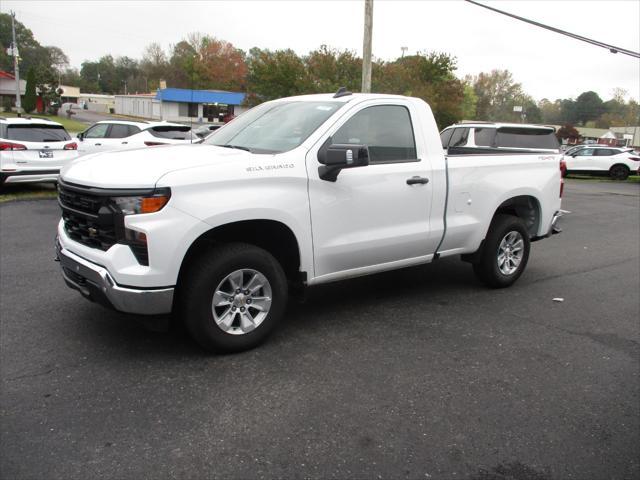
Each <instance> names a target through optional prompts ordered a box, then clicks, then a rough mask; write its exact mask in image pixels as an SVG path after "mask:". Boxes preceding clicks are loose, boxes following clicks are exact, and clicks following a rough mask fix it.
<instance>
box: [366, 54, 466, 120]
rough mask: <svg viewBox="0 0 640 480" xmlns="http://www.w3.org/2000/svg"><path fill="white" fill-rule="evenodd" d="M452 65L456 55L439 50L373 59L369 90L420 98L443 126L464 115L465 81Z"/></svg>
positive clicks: (454, 64)
mask: <svg viewBox="0 0 640 480" xmlns="http://www.w3.org/2000/svg"><path fill="white" fill-rule="evenodd" d="M455 69H456V59H455V57H452V56H450V55H448V54H446V53H439V52H429V53H424V52H419V53H418V54H416V55H411V56H406V57H402V58H398V59H396V60H395V61H394V62H375V63H374V68H373V82H372V83H373V85H372V90H373V91H374V92H383V93H395V94H400V95H409V96H414V97H418V98H422V99H423V100H425V101H427V102H428V103H429V105H430V106H431V109H432V110H433V114H434V116H435V117H436V122H437V123H438V126H440V127H441V128H444V127H446V126H447V125H450V124H452V123H455V122H457V121H458V120H460V119H462V115H463V111H462V107H463V101H464V83H463V82H462V81H461V80H459V79H458V78H456V76H455V75H454V71H455Z"/></svg>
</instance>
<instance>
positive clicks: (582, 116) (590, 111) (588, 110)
mask: <svg viewBox="0 0 640 480" xmlns="http://www.w3.org/2000/svg"><path fill="white" fill-rule="evenodd" d="M604 111H605V107H604V104H603V101H602V99H601V98H600V97H599V96H598V94H597V93H596V92H592V91H589V92H583V93H581V94H580V95H578V98H577V99H576V103H575V116H576V120H577V121H578V122H580V123H581V124H583V125H584V124H585V123H587V122H588V121H590V120H596V119H597V118H598V117H599V116H600V115H602V114H603V113H604Z"/></svg>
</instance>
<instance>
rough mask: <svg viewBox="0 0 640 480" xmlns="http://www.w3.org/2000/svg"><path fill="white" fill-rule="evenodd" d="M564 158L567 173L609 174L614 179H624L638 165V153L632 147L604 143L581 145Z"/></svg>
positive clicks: (639, 157) (639, 156)
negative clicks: (611, 145) (610, 145)
mask: <svg viewBox="0 0 640 480" xmlns="http://www.w3.org/2000/svg"><path fill="white" fill-rule="evenodd" d="M564 158H565V162H566V165H567V173H583V174H590V175H609V176H610V177H611V178H613V179H615V180H626V179H627V177H628V176H629V175H631V174H633V173H634V172H636V171H637V170H638V168H639V167H640V155H638V154H637V153H636V152H634V151H633V149H631V148H618V147H609V146H606V145H602V146H599V145H583V146H582V147H581V148H577V149H576V150H573V151H571V152H570V153H565V157H564Z"/></svg>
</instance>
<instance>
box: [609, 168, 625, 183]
mask: <svg viewBox="0 0 640 480" xmlns="http://www.w3.org/2000/svg"><path fill="white" fill-rule="evenodd" d="M609 175H610V176H611V178H613V179H614V180H626V179H627V178H628V177H629V169H628V168H627V166H626V165H614V166H613V167H611V168H610V169H609Z"/></svg>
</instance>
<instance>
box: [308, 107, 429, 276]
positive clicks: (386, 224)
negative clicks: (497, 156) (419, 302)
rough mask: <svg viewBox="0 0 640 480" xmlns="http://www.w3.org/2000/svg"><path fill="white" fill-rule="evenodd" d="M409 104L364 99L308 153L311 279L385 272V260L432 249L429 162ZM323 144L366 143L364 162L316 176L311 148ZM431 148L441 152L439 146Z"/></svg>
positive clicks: (415, 259) (420, 255)
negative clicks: (333, 174)
mask: <svg viewBox="0 0 640 480" xmlns="http://www.w3.org/2000/svg"><path fill="white" fill-rule="evenodd" d="M381 103H382V104H381ZM414 108H415V107H414V106H413V105H412V104H411V103H410V102H408V101H404V100H401V99H398V100H389V101H388V103H387V102H381V101H380V100H377V101H375V104H373V103H372V102H365V103H363V104H361V105H359V106H358V107H355V108H354V109H353V110H351V111H350V112H349V113H348V114H347V115H345V116H343V117H342V118H341V119H340V120H339V121H338V122H337V123H336V124H335V125H333V126H332V127H331V128H330V129H329V131H328V132H327V134H326V135H325V136H323V138H322V139H321V140H320V141H319V142H318V143H316V144H315V145H314V146H313V147H312V148H311V149H310V150H309V152H308V154H307V160H306V165H307V174H308V176H309V201H310V209H311V222H312V234H313V247H314V267H315V276H316V277H321V276H324V275H331V274H334V275H331V277H332V278H333V277H335V279H337V278H341V277H347V276H351V275H354V274H357V273H358V272H354V271H353V270H354V269H366V273H369V272H371V271H376V270H384V269H387V268H390V267H391V265H388V264H389V263H390V262H404V263H406V264H411V263H420V262H421V261H426V259H425V258H424V257H425V256H428V255H430V254H433V252H434V250H435V245H431V244H430V241H429V238H428V237H429V226H430V212H431V196H432V183H431V178H430V174H431V165H430V161H429V159H428V157H427V155H426V152H425V148H424V143H425V142H424V139H423V138H422V134H421V130H420V125H419V123H418V116H417V115H416V114H415V113H414V112H413V109H414ZM325 142H330V143H331V144H354V145H366V146H367V147H368V148H369V162H370V164H369V166H366V167H358V168H351V169H345V170H342V171H341V172H340V174H339V175H338V178H337V180H336V181H335V182H331V181H326V180H322V179H321V178H320V177H319V174H318V167H320V163H319V162H318V150H319V149H320V147H322V145H323V144H324V143H325ZM433 148H434V149H436V150H438V151H439V152H438V153H439V154H441V150H440V145H434V146H433ZM431 243H433V242H431ZM420 259H422V260H420ZM384 264H387V265H386V266H385V265H384ZM395 266H399V265H398V264H397V263H396V264H395ZM339 272H342V273H339ZM362 273H365V272H364V271H363V272H362Z"/></svg>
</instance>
